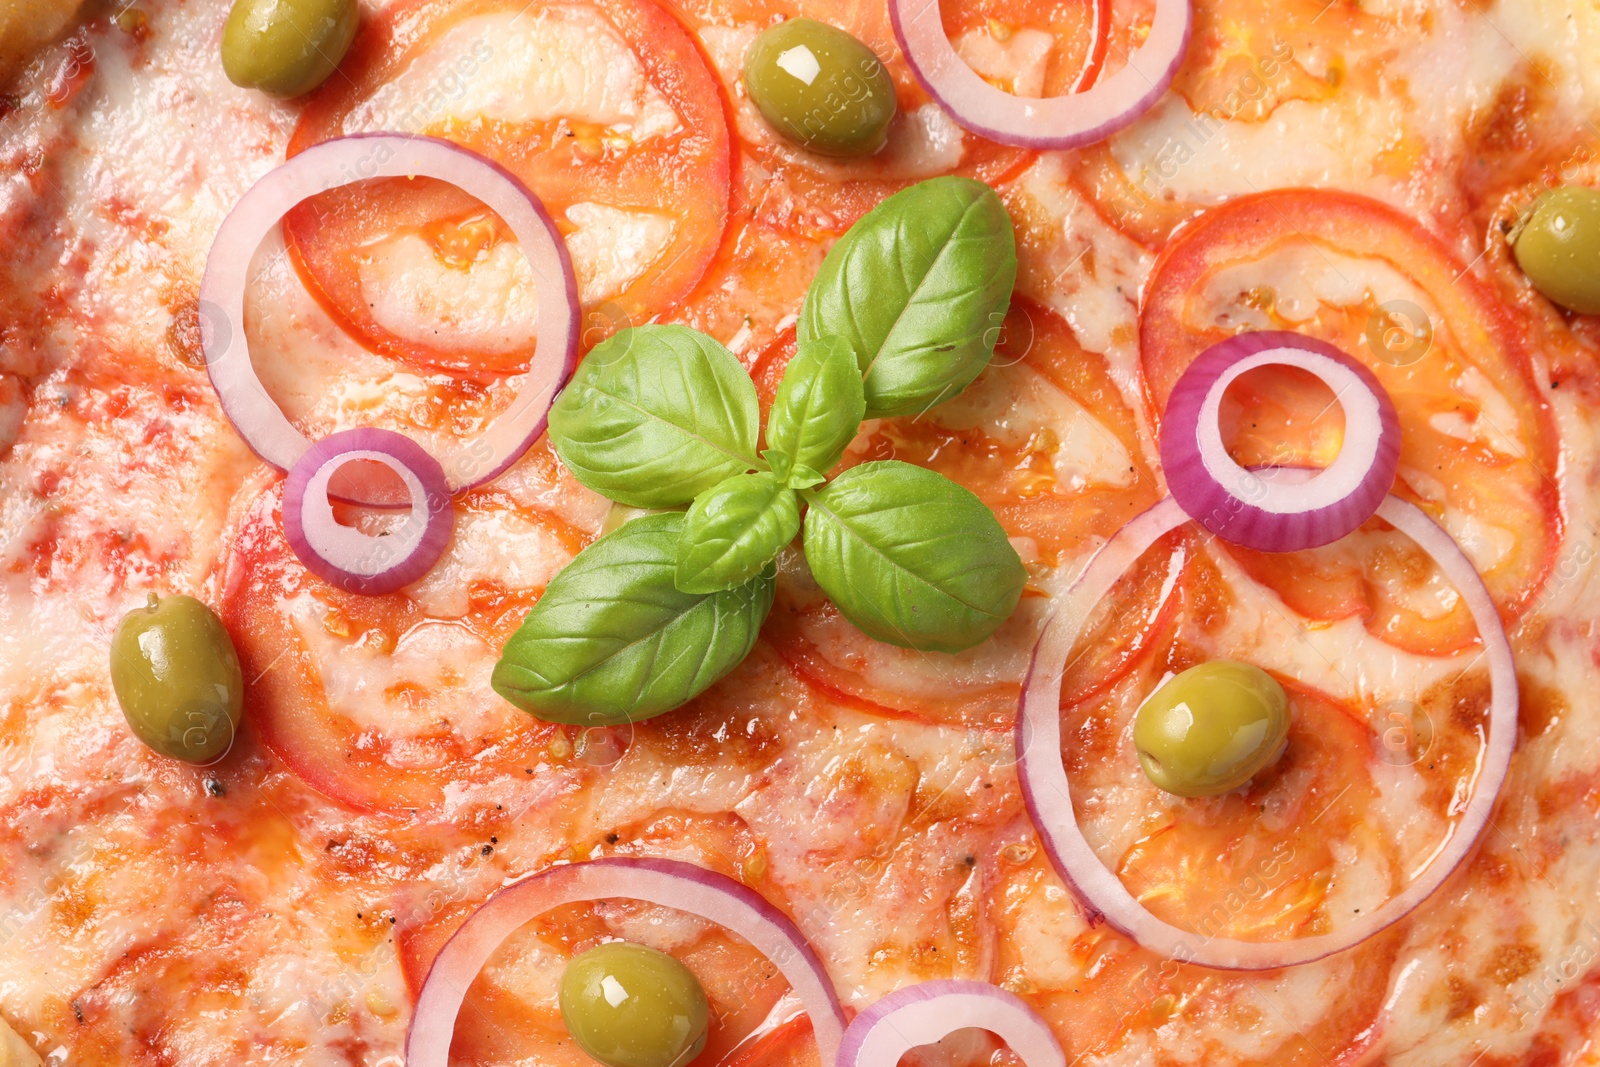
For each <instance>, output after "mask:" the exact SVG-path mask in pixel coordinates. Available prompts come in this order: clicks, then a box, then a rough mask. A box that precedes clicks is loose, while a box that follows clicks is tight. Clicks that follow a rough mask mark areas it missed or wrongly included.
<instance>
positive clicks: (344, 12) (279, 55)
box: [222, 0, 360, 96]
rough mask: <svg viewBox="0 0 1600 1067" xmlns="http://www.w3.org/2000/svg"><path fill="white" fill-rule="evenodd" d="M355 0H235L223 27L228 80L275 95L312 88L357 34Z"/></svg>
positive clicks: (336, 63) (330, 68)
mask: <svg viewBox="0 0 1600 1067" xmlns="http://www.w3.org/2000/svg"><path fill="white" fill-rule="evenodd" d="M359 20H360V8H359V7H358V5H357V4H356V0H234V4H233V10H231V11H229V12H228V21H227V24H226V25H224V26H223V28H222V69H223V71H224V72H225V73H226V74H227V75H228V80H229V81H231V82H233V84H235V85H240V86H243V87H244V88H246V89H262V90H264V91H266V92H269V93H272V94H274V95H275V96H299V95H300V94H301V93H309V92H310V91H311V90H313V89H315V88H316V87H317V86H319V85H321V84H322V83H323V82H324V81H326V80H327V78H328V75H330V74H332V73H333V70H334V68H335V67H337V66H338V65H339V61H340V60H341V59H343V58H344V54H345V52H347V51H349V49H350V42H351V41H353V40H355V36H356V24H357V22H358V21H359Z"/></svg>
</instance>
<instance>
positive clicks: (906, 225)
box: [797, 177, 1017, 418]
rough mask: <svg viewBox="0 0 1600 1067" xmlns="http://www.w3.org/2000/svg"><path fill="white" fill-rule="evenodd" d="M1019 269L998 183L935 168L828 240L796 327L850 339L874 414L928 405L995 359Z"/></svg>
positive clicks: (803, 337) (808, 337)
mask: <svg viewBox="0 0 1600 1067" xmlns="http://www.w3.org/2000/svg"><path fill="white" fill-rule="evenodd" d="M1016 279H1017V249H1016V239H1015V238H1014V237H1013V235H1012V232H1011V218H1010V216H1009V215H1007V214H1006V209H1005V205H1004V204H1002V203H1000V198H999V197H998V196H996V195H995V193H994V190H993V189H990V188H989V187H988V186H987V185H984V184H983V183H981V182H975V181H972V180H971V179H969V178H956V177H945V178H934V179H932V180H930V181H925V182H921V183H919V184H917V185H913V186H912V187H911V188H909V189H905V190H902V191H901V192H898V193H896V194H894V195H893V196H891V197H889V198H888V199H887V200H885V201H884V202H883V203H881V204H879V205H878V206H877V207H875V208H873V209H872V210H871V211H869V212H867V214H866V215H864V216H862V218H861V220H860V221H859V222H857V223H856V224H855V225H854V226H852V227H850V231H849V232H848V233H846V234H845V235H844V236H843V237H842V238H840V239H839V241H838V243H837V244H835V245H834V246H833V248H832V249H830V250H829V251H828V255H827V257H826V258H825V259H824V260H823V261H822V269H821V270H819V271H818V272H817V276H816V279H815V280H814V281H812V283H811V290H810V292H808V293H807V294H806V301H805V306H804V307H803V308H801V311H800V322H799V324H798V327H797V330H798V336H799V339H800V342H801V343H802V344H804V343H805V342H807V341H813V340H816V339H817V338H819V337H825V336H828V335H829V334H835V335H838V336H841V337H843V338H844V339H845V340H847V341H849V342H850V346H851V347H852V348H853V349H854V350H855V353H856V359H857V361H858V363H859V365H860V367H861V370H862V373H863V374H864V375H865V376H866V381H865V388H866V397H867V415H868V416H869V417H871V418H877V417H880V416H885V415H905V414H910V413H913V412H922V411H926V410H927V409H928V408H930V407H932V406H933V405H935V404H938V403H940V402H941V401H945V400H948V399H950V398H951V397H953V396H955V395H956V394H957V393H959V392H961V390H963V389H965V388H966V387H967V385H968V384H970V383H971V381H972V380H973V379H974V378H976V377H977V376H978V373H979V372H980V371H982V370H983V368H984V367H985V366H987V365H988V363H989V358H990V357H991V356H992V355H993V354H994V346H995V342H996V341H997V340H998V339H999V336H1000V324H1001V322H1002V320H1004V318H1005V313H1006V306H1007V305H1008V304H1009V303H1010V301H1011V288H1012V286H1013V284H1015V282H1016Z"/></svg>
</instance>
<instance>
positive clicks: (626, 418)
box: [550, 326, 761, 508]
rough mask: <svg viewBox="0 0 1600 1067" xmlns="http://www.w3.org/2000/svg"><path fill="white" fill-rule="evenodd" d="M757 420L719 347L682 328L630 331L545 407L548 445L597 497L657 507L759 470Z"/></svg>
mask: <svg viewBox="0 0 1600 1067" xmlns="http://www.w3.org/2000/svg"><path fill="white" fill-rule="evenodd" d="M760 418H761V414H760V409H759V407H758V406H757V403H756V387H755V384H754V383H753V382H751V380H750V376H749V375H748V374H746V373H745V371H744V368H743V367H741V366H740V365H739V361H738V360H737V359H735V358H734V357H733V354H732V353H731V352H729V351H728V350H727V349H726V348H723V347H722V346H721V345H720V344H718V343H717V342H716V341H714V340H712V339H711V338H709V337H707V336H706V335H705V334H703V333H698V332H696V331H694V330H691V329H689V328H688V327H686V326H638V327H634V328H632V329H627V330H622V331H620V332H619V333H617V334H615V335H614V336H612V337H610V338H608V339H606V340H605V341H603V342H601V343H600V344H598V345H596V346H595V348H594V350H593V351H592V352H590V353H589V354H588V356H586V357H585V358H584V361H583V363H582V364H581V365H580V366H579V367H578V372H577V373H576V374H574V375H573V377H572V381H571V382H570V383H569V384H568V385H567V387H566V389H564V390H563V391H562V393H561V395H560V396H559V397H558V398H557V399H556V402H555V405H554V406H553V407H552V408H551V409H550V441H551V443H552V444H554V445H555V449H556V452H557V453H558V454H559V455H560V456H561V462H563V463H565V464H566V465H567V469H568V470H570V471H572V474H573V477H575V478H577V479H578V481H580V482H582V483H583V484H584V485H587V486H588V487H589V488H590V489H593V490H594V491H595V492H597V493H600V494H601V495H603V496H607V497H610V498H611V499H612V500H615V501H617V502H618V503H621V504H631V505H633V506H635V507H641V508H665V507H673V506H675V505H679V504H687V503H689V501H691V500H693V499H694V498H695V497H696V496H698V495H699V494H700V493H702V492H704V491H705V490H707V489H709V488H711V487H712V486H713V485H716V484H717V483H718V482H720V481H722V480H723V479H724V478H728V477H731V476H733V475H735V474H739V473H742V472H743V471H747V470H749V469H751V468H752V467H756V466H758V465H759V464H758V462H757V460H756V458H755V454H756V432H757V429H758V427H759V425H760Z"/></svg>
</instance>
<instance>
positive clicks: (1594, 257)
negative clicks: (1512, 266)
mask: <svg viewBox="0 0 1600 1067" xmlns="http://www.w3.org/2000/svg"><path fill="white" fill-rule="evenodd" d="M1512 242H1513V243H1512V250H1513V251H1514V252H1515V253H1516V257H1517V266H1519V267H1521V268H1522V273H1524V274H1526V275H1527V276H1528V280H1529V281H1530V282H1532V283H1533V287H1534V288H1535V289H1537V290H1539V292H1541V293H1543V294H1544V295H1545V296H1547V297H1549V298H1550V299H1551V300H1553V301H1555V302H1556V303H1557V304H1560V305H1561V306H1562V307H1564V308H1570V309H1571V310H1573V311H1578V312H1582V313H1583V314H1585V315H1596V314H1600V191H1596V190H1594V189H1589V188H1585V187H1584V186H1581V185H1567V186H1563V187H1562V188H1560V189H1550V190H1547V191H1546V192H1545V193H1544V194H1543V195H1541V196H1540V197H1539V199H1538V200H1535V201H1534V202H1533V207H1532V208H1530V209H1529V210H1528V211H1527V212H1526V213H1525V214H1524V215H1523V216H1522V220H1521V221H1520V222H1519V223H1518V224H1517V228H1516V230H1514V231H1513V232H1512Z"/></svg>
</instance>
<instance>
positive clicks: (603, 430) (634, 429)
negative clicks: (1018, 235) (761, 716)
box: [493, 178, 1027, 725]
mask: <svg viewBox="0 0 1600 1067" xmlns="http://www.w3.org/2000/svg"><path fill="white" fill-rule="evenodd" d="M1016 268H1017V260H1016V248H1015V244H1014V241H1013V238H1012V233H1011V221H1010V218H1009V216H1008V215H1007V214H1006V210H1005V207H1004V206H1003V205H1002V204H1001V203H1000V199H999V197H997V196H996V195H995V194H994V191H993V190H991V189H990V188H989V187H988V186H986V185H983V184H981V183H979V182H974V181H969V180H967V179H964V178H935V179H933V180H932V181H926V182H922V183H921V184H919V185H915V186H912V187H911V188H909V189H907V190H905V191H903V192H900V193H897V194H895V195H894V196H891V197H889V198H888V199H887V200H885V201H884V202H883V203H882V204H880V205H879V206H878V207H877V208H875V209H874V210H873V211H871V212H869V213H868V214H867V215H866V216H864V217H863V218H862V219H861V221H859V222H858V223H856V225H855V226H853V227H851V229H850V231H849V233H847V234H846V235H845V236H844V237H843V238H841V239H840V240H839V242H838V243H837V244H836V245H835V246H834V247H833V249H832V250H831V251H830V252H829V253H828V255H827V257H826V258H825V259H824V260H823V263H822V268H821V270H820V271H819V272H818V274H817V277H816V279H815V280H814V281H813V283H812V286H811V290H810V292H809V293H808V294H807V296H806V300H805V304H804V307H803V309H802V312H801V316H800V321H799V325H798V326H797V330H796V332H797V335H798V340H797V347H796V351H795V354H794V356H793V358H791V359H790V361H789V364H788V366H787V367H786V368H785V371H784V375H783V379H782V381H781V382H780V383H779V385H778V391H777V394H776V396H775V398H774V400H773V405H772V411H771V413H770V415H769V416H768V419H767V427H766V448H765V449H764V450H761V451H760V452H758V451H757V448H758V443H759V442H758V438H759V431H760V427H759V408H758V406H757V402H756V392H755V386H754V385H753V384H752V382H751V381H750V377H749V375H747V374H746V373H745V371H744V369H743V367H741V366H740V364H739V361H738V360H737V359H735V358H734V356H733V354H732V353H730V352H729V351H728V350H727V349H726V348H724V347H723V346H722V345H720V344H718V343H717V342H716V341H714V340H712V339H711V338H710V337H707V336H705V335H704V334H701V333H698V332H696V331H694V330H691V329H688V328H687V327H683V326H641V327H636V328H633V329H626V330H623V331H621V332H620V333H618V334H616V335H615V336H614V337H612V338H610V339H609V340H607V341H605V342H604V343H602V344H601V345H599V346H597V347H596V348H595V349H594V350H593V351H592V352H590V353H589V355H588V357H587V358H586V359H585V360H584V362H583V365H582V366H581V367H579V369H578V372H577V374H576V375H574V377H573V380H572V382H571V383H570V384H569V385H568V386H567V388H566V390H565V391H564V392H563V393H562V394H561V396H560V397H559V398H558V399H557V401H556V403H555V406H554V407H553V408H552V409H551V412H550V440H551V442H552V444H554V446H555V449H556V452H557V454H559V455H560V457H561V460H562V462H563V463H565V464H566V466H567V468H568V469H569V470H571V471H572V474H573V476H574V477H576V478H577V479H578V480H579V481H580V482H582V483H583V484H584V485H587V486H588V487H589V488H591V489H593V490H595V491H596V492H598V493H601V494H602V495H604V496H607V497H609V498H611V499H612V500H614V501H617V502H618V503H619V504H624V505H628V506H630V507H638V508H674V507H682V506H684V505H688V510H687V512H686V513H684V514H681V515H680V514H676V513H672V514H664V515H649V516H646V517H643V518H637V519H632V520H630V521H628V522H626V523H625V524H624V525H623V526H622V527H621V528H619V529H617V530H615V531H613V532H612V533H609V534H607V535H606V536H604V537H602V538H600V539H599V540H597V541H595V542H594V543H593V544H592V545H590V546H589V547H588V548H586V549H584V550H583V551H582V552H580V553H579V554H578V556H577V558H576V559H574V560H573V561H572V563H571V564H569V565H568V566H567V567H566V569H565V570H563V571H562V572H561V573H560V574H558V575H557V576H556V577H555V578H554V579H553V580H552V581H551V582H550V585H549V587H548V588H546V589H545V592H544V595H543V596H542V597H540V599H539V602H538V603H537V604H536V605H534V607H533V610H531V611H530V612H529V613H528V616H527V618H526V619H524V620H523V623H522V627H521V629H519V630H518V631H517V633H516V634H515V635H514V636H513V637H512V638H511V640H510V641H509V642H507V644H506V647H505V649H504V651H503V652H502V654H501V658H500V662H499V664H498V665H497V666H496V667H495V671H494V678H493V684H494V688H495V690H496V692H498V693H500V694H501V695H502V696H504V697H505V698H506V699H508V700H510V701H511V702H512V703H514V704H516V705H517V706H518V707H521V708H523V709H525V710H527V711H529V712H532V713H533V714H535V715H538V716H539V717H541V718H544V719H549V720H553V721H556V722H568V723H580V724H585V725H590V724H611V723H618V722H624V721H632V720H638V719H643V718H648V717H650V716H652V715H658V714H660V713H661V712H664V711H668V710H670V709H672V708H675V707H677V706H679V705H680V704H683V703H684V702H686V701H688V700H690V699H692V698H693V697H694V696H696V695H697V694H699V693H701V692H703V691H704V690H705V689H706V688H707V687H708V686H710V685H711V684H712V683H713V682H715V681H716V680H717V679H718V678H721V677H722V676H723V675H725V674H727V673H728V672H729V671H731V670H732V669H733V668H734V667H735V666H737V665H738V663H739V662H740V661H741V660H742V659H744V657H745V656H746V655H747V654H748V653H749V651H750V648H751V646H752V645H753V644H754V642H755V639H756V636H757V634H758V632H759V631H760V628H761V624H762V622H763V621H764V620H765V618H766V616H767V613H768V612H769V611H770V610H771V608H772V600H773V592H774V587H775V577H774V575H775V566H774V563H773V561H774V560H775V558H776V557H777V555H778V554H779V553H780V552H782V551H783V550H784V548H785V547H787V546H788V545H789V544H791V543H792V542H793V541H794V539H795V537H796V536H797V535H801V536H802V547H803V548H804V551H805V553H806V556H807V559H808V561H809V563H810V566H811V571H812V574H813V575H814V576H815V577H816V580H817V583H818V584H819V585H820V586H821V587H822V589H823V590H824V591H825V592H826V593H827V594H828V595H829V597H831V598H832V599H833V601H834V603H835V604H836V605H837V606H838V608H839V610H840V612H842V613H843V615H844V616H845V618H847V619H849V620H850V621H851V622H852V623H854V624H855V625H856V626H857V627H859V628H860V629H861V630H862V631H863V632H865V633H866V634H868V635H870V636H871V637H874V638H877V639H878V640H880V641H887V642H890V643H892V644H896V645H901V646H903V647H906V648H914V649H921V650H924V651H930V652H959V651H961V650H962V649H966V648H970V647H972V646H973V645H975V644H978V643H979V642H981V641H983V640H985V639H987V638H988V637H989V636H990V635H991V634H992V633H993V632H994V631H995V629H996V628H997V627H998V626H999V625H1000V624H1001V623H1002V622H1004V621H1005V620H1006V619H1007V618H1008V617H1010V615H1011V613H1012V612H1013V611H1014V610H1015V609H1016V606H1017V602H1018V599H1019V598H1020V596H1021V594H1022V587H1023V585H1024V583H1025V582H1026V580H1027V573H1026V571H1025V570H1024V569H1023V566H1022V561H1021V560H1020V559H1019V558H1018V557H1017V553H1016V552H1015V550H1013V549H1012V547H1011V545H1010V542H1009V541H1007V540H1006V535H1005V531H1004V530H1003V529H1001V527H1000V523H999V521H998V520H997V519H996V518H995V516H994V513H993V512H991V511H990V510H989V509H988V508H987V507H985V506H984V504H983V503H982V501H980V500H979V499H978V498H977V497H976V496H974V495H973V494H972V493H970V492H968V491H967V490H966V489H964V488H962V487H961V486H959V485H957V484H955V483H954V482H952V481H950V480H949V479H948V478H945V477H944V476H943V475H941V474H937V473H935V472H934V471H930V470H926V469H924V468H921V467H916V466H912V465H911V464H908V463H900V462H895V461H888V462H877V463H865V464H862V465H860V466H857V467H853V468H851V469H850V470H847V471H845V472H843V473H842V474H840V475H839V476H838V477H837V478H835V479H833V480H832V481H828V479H827V476H826V472H827V471H829V470H831V469H832V468H833V467H835V466H837V465H838V463H839V461H840V459H841V458H842V457H843V455H844V452H845V449H846V447H847V446H848V445H849V443H850V441H851V440H852V439H853V438H854V437H855V435H856V433H857V432H858V431H859V428H860V424H861V420H862V419H863V418H866V417H879V416H886V415H895V414H903V413H908V412H922V411H925V410H926V409H927V408H929V407H931V406H932V405H934V404H937V403H940V402H942V401H944V400H947V399H949V398H950V397H952V396H954V395H956V394H957V393H959V392H960V391H961V390H962V389H964V388H965V387H966V386H967V385H968V384H969V383H970V382H971V381H972V380H973V379H974V378H976V377H977V375H978V374H979V373H980V372H981V371H982V370H983V368H984V367H985V366H987V365H988V362H989V359H990V357H991V356H992V355H993V353H994V342H995V339H996V337H997V336H998V332H999V330H998V327H999V324H1000V321H1001V320H1002V319H1003V318H1004V316H1005V311H1006V307H1007V305H1008V303H1009V301H1010V298H1011V289H1012V285H1013V283H1014V281H1015V279H1016ZM802 504H804V506H805V515H804V520H803V521H802V518H801V506H802Z"/></svg>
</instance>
